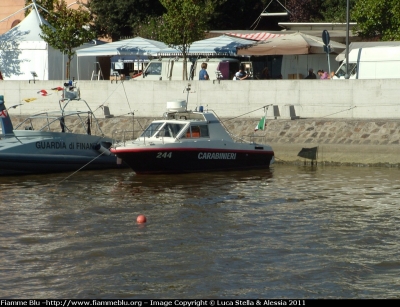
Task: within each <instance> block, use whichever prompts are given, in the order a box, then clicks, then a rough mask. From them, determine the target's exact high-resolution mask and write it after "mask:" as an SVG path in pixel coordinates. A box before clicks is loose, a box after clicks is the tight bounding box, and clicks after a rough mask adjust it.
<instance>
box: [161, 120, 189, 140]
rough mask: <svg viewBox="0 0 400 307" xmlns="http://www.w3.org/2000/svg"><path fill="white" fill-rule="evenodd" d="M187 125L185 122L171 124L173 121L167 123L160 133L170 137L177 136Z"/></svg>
mask: <svg viewBox="0 0 400 307" xmlns="http://www.w3.org/2000/svg"><path fill="white" fill-rule="evenodd" d="M183 127H185V125H184V124H171V123H166V124H165V126H164V127H162V129H161V130H160V132H159V133H158V135H159V136H164V137H170V138H175V137H176V136H177V135H178V134H179V131H181V130H182V129H183Z"/></svg>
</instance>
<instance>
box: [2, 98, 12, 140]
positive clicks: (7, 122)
mask: <svg viewBox="0 0 400 307" xmlns="http://www.w3.org/2000/svg"><path fill="white" fill-rule="evenodd" d="M0 123H1V129H2V134H3V135H7V134H13V130H14V127H13V124H12V122H11V119H10V116H9V115H8V112H7V109H6V105H5V104H4V96H3V95H0Z"/></svg>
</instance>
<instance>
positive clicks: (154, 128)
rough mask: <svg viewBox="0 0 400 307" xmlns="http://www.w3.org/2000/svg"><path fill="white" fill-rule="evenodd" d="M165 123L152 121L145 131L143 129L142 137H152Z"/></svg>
mask: <svg viewBox="0 0 400 307" xmlns="http://www.w3.org/2000/svg"><path fill="white" fill-rule="evenodd" d="M162 125H163V123H151V124H150V126H148V127H147V128H146V130H145V131H143V133H142V135H141V137H146V138H149V137H152V136H153V135H154V134H155V133H156V132H157V131H158V130H159V129H160V127H161V126H162Z"/></svg>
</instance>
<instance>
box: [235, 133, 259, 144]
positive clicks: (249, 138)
mask: <svg viewBox="0 0 400 307" xmlns="http://www.w3.org/2000/svg"><path fill="white" fill-rule="evenodd" d="M231 136H232V138H233V140H234V141H235V142H237V143H249V144H265V143H266V135H256V134H248V135H241V136H236V135H231Z"/></svg>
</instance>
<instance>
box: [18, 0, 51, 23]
mask: <svg viewBox="0 0 400 307" xmlns="http://www.w3.org/2000/svg"><path fill="white" fill-rule="evenodd" d="M56 2H57V0H36V3H37V4H38V5H40V6H41V7H43V8H44V9H45V10H46V11H47V12H46V11H44V10H42V9H41V8H40V6H38V11H39V13H40V14H41V15H42V16H43V17H45V19H47V18H48V17H49V16H48V12H52V11H54V7H55V3H56ZM29 4H32V0H25V6H28V5H29ZM32 9H33V7H32V6H31V7H30V8H29V9H27V10H26V11H25V16H28V14H29V13H30V12H31V11H32Z"/></svg>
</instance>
